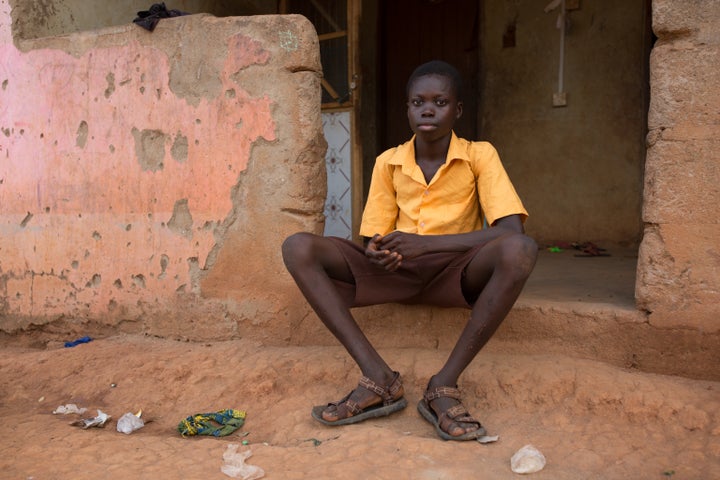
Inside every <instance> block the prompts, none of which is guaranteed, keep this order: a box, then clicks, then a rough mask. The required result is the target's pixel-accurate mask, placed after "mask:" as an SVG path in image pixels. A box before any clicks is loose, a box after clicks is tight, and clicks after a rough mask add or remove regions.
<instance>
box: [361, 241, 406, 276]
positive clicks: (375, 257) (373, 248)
mask: <svg viewBox="0 0 720 480" xmlns="http://www.w3.org/2000/svg"><path fill="white" fill-rule="evenodd" d="M383 238H386V237H383V236H382V235H380V234H379V233H376V234H375V235H373V237H372V238H371V239H370V241H369V242H368V244H367V247H366V248H365V256H366V257H368V258H369V259H370V263H372V264H374V265H377V266H379V267H382V268H384V269H385V270H388V271H390V272H394V271H395V270H397V269H398V268H400V265H401V264H402V255H400V254H399V253H398V252H394V251H392V250H390V249H387V248H384V247H382V246H381V242H382V240H383Z"/></svg>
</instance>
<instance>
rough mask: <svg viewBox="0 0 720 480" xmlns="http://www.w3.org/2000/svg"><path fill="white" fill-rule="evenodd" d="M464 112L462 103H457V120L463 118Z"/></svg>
mask: <svg viewBox="0 0 720 480" xmlns="http://www.w3.org/2000/svg"><path fill="white" fill-rule="evenodd" d="M462 110H463V104H462V102H457V113H456V114H455V119H458V118H460V117H461V116H462Z"/></svg>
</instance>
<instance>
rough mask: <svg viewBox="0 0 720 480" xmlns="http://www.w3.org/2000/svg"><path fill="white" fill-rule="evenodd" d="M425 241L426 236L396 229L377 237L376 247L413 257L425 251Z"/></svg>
mask: <svg viewBox="0 0 720 480" xmlns="http://www.w3.org/2000/svg"><path fill="white" fill-rule="evenodd" d="M373 238H374V237H373ZM427 243H428V237H423V236H422V235H414V234H412V233H405V232H398V231H397V230H396V231H394V232H390V233H388V234H387V235H385V236H384V237H380V238H378V239H377V244H378V249H382V250H387V251H390V252H393V253H396V254H398V255H399V256H400V257H401V258H405V259H410V258H415V257H417V256H419V255H421V254H423V253H426V251H427V246H428V245H427Z"/></svg>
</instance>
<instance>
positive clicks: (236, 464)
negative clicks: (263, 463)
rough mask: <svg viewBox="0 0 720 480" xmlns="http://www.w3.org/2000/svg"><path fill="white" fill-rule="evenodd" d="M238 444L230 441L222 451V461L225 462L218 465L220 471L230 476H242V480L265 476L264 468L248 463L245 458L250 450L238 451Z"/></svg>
mask: <svg viewBox="0 0 720 480" xmlns="http://www.w3.org/2000/svg"><path fill="white" fill-rule="evenodd" d="M238 447H239V445H238V444H237V443H231V444H230V445H228V446H227V448H226V449H225V453H223V461H224V462H225V464H224V465H223V466H222V467H220V471H221V472H222V473H224V474H225V475H227V476H228V477H230V478H242V479H243V480H256V479H258V478H262V477H264V476H265V470H263V469H262V468H260V467H258V466H256V465H248V464H247V463H245V460H247V459H248V458H250V456H251V455H252V451H251V450H245V451H244V452H238V451H237V449H238Z"/></svg>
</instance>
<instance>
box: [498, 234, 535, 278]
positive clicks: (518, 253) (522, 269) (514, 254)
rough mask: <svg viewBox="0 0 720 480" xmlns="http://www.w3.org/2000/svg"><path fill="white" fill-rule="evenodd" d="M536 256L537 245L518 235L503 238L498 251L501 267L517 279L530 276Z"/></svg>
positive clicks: (524, 236) (526, 237) (531, 240)
mask: <svg viewBox="0 0 720 480" xmlns="http://www.w3.org/2000/svg"><path fill="white" fill-rule="evenodd" d="M537 255H538V246H537V243H535V240H533V239H532V238H530V237H528V236H527V235H524V234H520V233H518V234H515V235H509V236H507V237H505V238H503V241H502V247H501V249H500V261H501V265H504V266H506V267H508V268H509V270H510V271H511V272H512V273H513V275H515V276H516V277H517V278H522V279H526V278H527V277H529V276H530V273H532V270H533V268H534V267H535V261H536V260H537Z"/></svg>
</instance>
